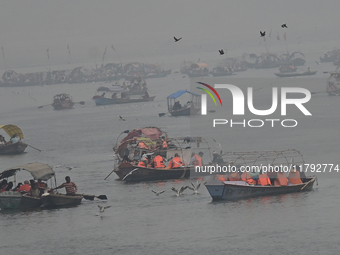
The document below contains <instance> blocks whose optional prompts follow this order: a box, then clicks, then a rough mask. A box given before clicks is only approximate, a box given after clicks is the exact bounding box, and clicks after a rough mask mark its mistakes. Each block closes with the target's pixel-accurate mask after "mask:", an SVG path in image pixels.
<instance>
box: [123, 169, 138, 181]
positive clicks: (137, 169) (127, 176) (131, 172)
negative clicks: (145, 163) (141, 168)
mask: <svg viewBox="0 0 340 255" xmlns="http://www.w3.org/2000/svg"><path fill="white" fill-rule="evenodd" d="M137 170H138V168H135V169H133V170H132V171H131V172H130V173H128V174H127V175H125V176H124V178H123V179H122V181H124V180H125V179H126V177H128V176H129V175H131V174H132V173H133V172H134V171H137Z"/></svg>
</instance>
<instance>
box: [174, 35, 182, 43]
mask: <svg viewBox="0 0 340 255" xmlns="http://www.w3.org/2000/svg"><path fill="white" fill-rule="evenodd" d="M174 39H175V42H178V41H179V40H181V39H182V37H180V38H176V37H175V36H174Z"/></svg>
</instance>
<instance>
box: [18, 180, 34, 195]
mask: <svg viewBox="0 0 340 255" xmlns="http://www.w3.org/2000/svg"><path fill="white" fill-rule="evenodd" d="M18 191H19V192H20V193H30V191H31V185H30V183H29V181H27V180H25V181H24V184H23V185H21V186H20V188H19V190H18Z"/></svg>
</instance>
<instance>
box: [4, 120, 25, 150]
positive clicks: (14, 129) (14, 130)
mask: <svg viewBox="0 0 340 255" xmlns="http://www.w3.org/2000/svg"><path fill="white" fill-rule="evenodd" d="M1 129H3V130H4V131H5V132H6V133H7V134H8V135H9V137H12V136H13V135H16V136H17V137H18V138H20V140H19V141H18V142H16V143H12V142H7V143H6V144H5V145H1V144H0V155H10V154H21V153H23V152H24V151H25V149H26V147H27V144H26V143H24V142H23V141H21V139H23V138H24V134H23V132H22V131H21V129H20V128H19V127H18V126H16V125H12V124H8V125H1V126H0V130H1Z"/></svg>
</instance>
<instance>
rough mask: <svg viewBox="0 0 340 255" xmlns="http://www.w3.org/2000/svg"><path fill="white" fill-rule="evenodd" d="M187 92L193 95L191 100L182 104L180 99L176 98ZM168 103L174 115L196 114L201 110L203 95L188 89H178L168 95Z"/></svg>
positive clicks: (169, 109)
mask: <svg viewBox="0 0 340 255" xmlns="http://www.w3.org/2000/svg"><path fill="white" fill-rule="evenodd" d="M185 93H188V94H190V95H191V101H189V102H187V103H186V104H185V105H183V106H182V105H181V104H180V103H179V101H176V100H177V98H179V97H180V96H182V95H183V94H185ZM167 103H168V111H169V113H170V114H171V115H172V116H190V115H196V114H197V113H198V112H199V111H200V110H201V95H199V94H195V93H193V92H190V91H188V90H178V91H177V92H175V93H173V94H171V95H170V96H168V97H167Z"/></svg>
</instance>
